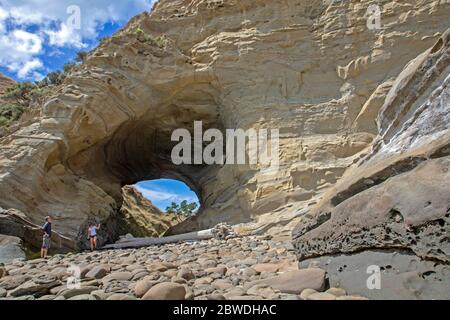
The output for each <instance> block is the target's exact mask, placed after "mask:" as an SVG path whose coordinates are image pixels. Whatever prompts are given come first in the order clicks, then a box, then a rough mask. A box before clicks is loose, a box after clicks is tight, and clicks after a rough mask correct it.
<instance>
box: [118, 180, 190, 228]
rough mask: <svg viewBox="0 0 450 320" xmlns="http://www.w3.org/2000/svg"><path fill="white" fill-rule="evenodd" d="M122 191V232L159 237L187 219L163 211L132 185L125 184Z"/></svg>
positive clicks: (120, 213) (120, 212) (120, 216)
mask: <svg viewBox="0 0 450 320" xmlns="http://www.w3.org/2000/svg"><path fill="white" fill-rule="evenodd" d="M122 192H123V203H122V207H121V208H120V211H119V219H121V221H120V222H119V223H118V224H119V226H120V227H121V228H122V229H123V231H122V232H121V233H122V234H125V233H130V234H132V235H133V236H134V237H159V236H162V235H163V234H164V233H165V232H166V231H167V230H168V229H169V228H170V227H172V226H174V225H176V224H177V223H180V222H182V221H183V220H184V219H185V218H184V217H183V216H181V215H174V214H169V213H163V212H162V211H161V210H159V209H158V208H157V207H155V206H154V205H153V204H152V202H151V201H150V200H148V199H147V198H145V197H144V196H143V195H142V194H141V193H140V192H139V191H138V190H137V189H136V188H134V187H132V186H125V187H124V188H122Z"/></svg>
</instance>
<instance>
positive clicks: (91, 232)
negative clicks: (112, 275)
mask: <svg viewBox="0 0 450 320" xmlns="http://www.w3.org/2000/svg"><path fill="white" fill-rule="evenodd" d="M98 229H100V224H98V225H95V224H94V223H91V224H89V228H88V239H89V241H90V243H91V251H94V250H95V249H97V231H98Z"/></svg>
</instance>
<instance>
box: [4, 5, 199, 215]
mask: <svg viewBox="0 0 450 320" xmlns="http://www.w3.org/2000/svg"><path fill="white" fill-rule="evenodd" d="M153 2H154V1H153V0H0V72H1V73H3V74H6V75H7V76H9V77H11V78H13V79H15V80H16V81H35V80H40V79H41V78H43V77H44V76H45V75H47V74H48V73H49V72H51V71H55V70H60V69H62V66H63V65H64V64H65V63H67V62H70V61H71V60H72V59H73V58H74V57H75V55H76V53H77V52H78V51H81V50H82V51H88V50H91V49H92V48H94V47H95V46H96V45H97V44H98V42H99V40H100V39H101V38H102V37H105V36H109V35H111V34H113V33H114V32H115V31H117V30H118V29H120V28H121V27H122V26H124V25H125V24H126V23H127V21H128V20H129V19H130V18H131V17H133V16H135V15H136V14H138V13H141V12H144V11H150V10H151V8H152V5H153ZM78 13H79V14H78ZM137 187H138V188H139V190H140V191H141V192H142V193H143V194H144V196H146V197H147V198H149V199H150V200H152V202H153V203H154V204H155V205H156V206H157V207H159V208H160V209H162V210H164V209H165V208H166V207H167V206H168V205H170V203H171V202H172V201H174V202H177V203H179V202H181V201H182V200H188V201H190V202H192V201H198V200H197V196H196V195H195V193H194V192H192V191H191V190H190V189H189V188H188V187H187V186H186V185H185V184H183V183H181V182H177V181H173V180H165V179H164V180H158V181H147V182H141V183H139V184H138V185H137Z"/></svg>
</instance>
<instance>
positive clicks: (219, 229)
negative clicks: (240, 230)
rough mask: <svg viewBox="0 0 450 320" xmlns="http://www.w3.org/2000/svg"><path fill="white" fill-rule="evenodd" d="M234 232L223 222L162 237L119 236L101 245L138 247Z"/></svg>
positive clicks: (220, 235)
mask: <svg viewBox="0 0 450 320" xmlns="http://www.w3.org/2000/svg"><path fill="white" fill-rule="evenodd" d="M236 236H237V235H236V233H235V232H234V231H233V228H232V227H230V226H229V225H227V224H225V223H221V224H218V225H216V226H215V227H214V228H212V229H207V230H202V231H195V232H189V233H183V234H177V235H174V236H168V237H162V238H121V239H120V240H118V241H117V242H116V243H114V244H108V245H105V246H103V247H102V249H126V248H140V247H147V246H153V245H160V244H168V243H177V242H183V241H199V240H208V239H212V238H216V239H221V240H224V239H230V238H233V237H236Z"/></svg>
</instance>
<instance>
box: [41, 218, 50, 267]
mask: <svg viewBox="0 0 450 320" xmlns="http://www.w3.org/2000/svg"><path fill="white" fill-rule="evenodd" d="M42 230H43V231H44V235H43V237H42V247H41V258H44V259H47V253H48V250H49V249H50V237H51V235H52V218H51V217H50V216H46V217H45V223H44V225H43V226H42Z"/></svg>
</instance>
